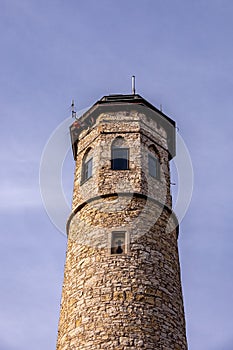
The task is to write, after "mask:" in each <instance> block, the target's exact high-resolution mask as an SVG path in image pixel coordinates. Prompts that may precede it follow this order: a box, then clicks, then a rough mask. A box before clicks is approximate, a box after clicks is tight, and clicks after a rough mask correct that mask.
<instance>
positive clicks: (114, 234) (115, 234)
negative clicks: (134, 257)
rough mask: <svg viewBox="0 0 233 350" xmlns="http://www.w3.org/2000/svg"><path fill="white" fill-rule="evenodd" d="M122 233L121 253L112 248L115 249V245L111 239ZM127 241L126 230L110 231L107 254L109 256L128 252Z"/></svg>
mask: <svg viewBox="0 0 233 350" xmlns="http://www.w3.org/2000/svg"><path fill="white" fill-rule="evenodd" d="M121 235H123V238H122V239H123V242H122V243H124V244H122V246H121V247H123V248H122V249H123V251H122V253H116V252H114V250H115V249H116V245H114V243H113V241H114V240H116V239H117V238H116V237H115V238H114V236H121ZM128 242H129V236H128V232H127V231H117V230H115V231H112V232H111V233H110V235H109V243H110V249H109V255H111V256H122V255H126V254H128V252H129V248H128Z"/></svg>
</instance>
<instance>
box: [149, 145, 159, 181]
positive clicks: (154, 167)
mask: <svg viewBox="0 0 233 350" xmlns="http://www.w3.org/2000/svg"><path fill="white" fill-rule="evenodd" d="M149 151H150V153H149V155H148V168H149V174H150V175H151V176H152V177H154V178H156V179H157V180H159V179H160V162H159V158H158V155H157V150H156V148H155V147H154V146H151V147H149Z"/></svg>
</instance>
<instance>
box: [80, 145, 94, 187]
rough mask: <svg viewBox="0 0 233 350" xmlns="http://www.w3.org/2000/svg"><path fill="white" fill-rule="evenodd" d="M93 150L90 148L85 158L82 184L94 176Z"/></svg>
mask: <svg viewBox="0 0 233 350" xmlns="http://www.w3.org/2000/svg"><path fill="white" fill-rule="evenodd" d="M92 166H93V150H92V149H91V148H89V149H88V150H87V152H86V153H85V155H84V157H83V163H82V183H83V182H85V181H86V180H88V179H89V178H90V177H91V176H92Z"/></svg>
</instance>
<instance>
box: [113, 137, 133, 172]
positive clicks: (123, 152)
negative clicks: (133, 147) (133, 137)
mask: <svg viewBox="0 0 233 350" xmlns="http://www.w3.org/2000/svg"><path fill="white" fill-rule="evenodd" d="M111 168H112V169H113V170H127V169H129V148H128V145H127V143H126V141H125V139H124V138H123V137H117V138H116V139H115V140H114V141H113V143H112V158H111Z"/></svg>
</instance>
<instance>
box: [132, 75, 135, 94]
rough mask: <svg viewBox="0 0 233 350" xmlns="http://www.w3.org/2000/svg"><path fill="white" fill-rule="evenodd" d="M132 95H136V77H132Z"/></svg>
mask: <svg viewBox="0 0 233 350" xmlns="http://www.w3.org/2000/svg"><path fill="white" fill-rule="evenodd" d="M132 95H135V75H132Z"/></svg>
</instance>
